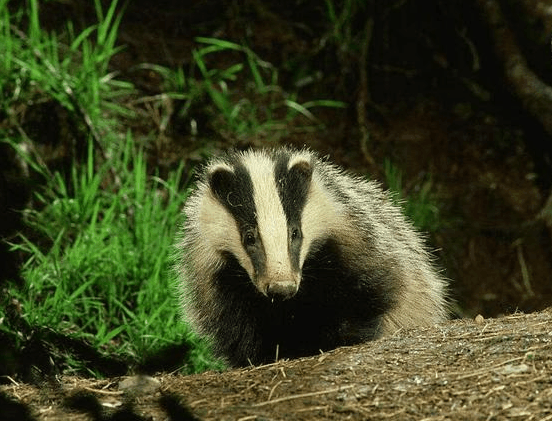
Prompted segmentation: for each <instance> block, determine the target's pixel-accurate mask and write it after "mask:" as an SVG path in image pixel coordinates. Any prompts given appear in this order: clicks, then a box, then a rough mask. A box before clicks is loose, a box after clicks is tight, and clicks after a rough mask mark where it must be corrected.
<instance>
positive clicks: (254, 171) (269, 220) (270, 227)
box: [244, 152, 293, 287]
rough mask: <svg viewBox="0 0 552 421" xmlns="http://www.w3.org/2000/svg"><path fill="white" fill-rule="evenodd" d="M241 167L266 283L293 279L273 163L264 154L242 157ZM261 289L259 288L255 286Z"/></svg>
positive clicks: (285, 227) (284, 219)
mask: <svg viewBox="0 0 552 421" xmlns="http://www.w3.org/2000/svg"><path fill="white" fill-rule="evenodd" d="M244 165H245V166H246V168H247V169H248V171H249V174H250V176H251V181H252V183H253V200H254V201H255V209H256V217H257V226H258V229H259V233H260V237H261V240H262V242H263V246H264V250H265V256H266V273H265V274H259V275H261V276H262V275H264V276H262V277H263V278H265V277H266V280H267V281H268V282H278V281H284V280H287V281H289V280H291V279H292V278H293V275H292V272H293V271H292V269H291V262H290V258H289V251H288V224H287V219H286V215H285V213H284V209H283V207H282V203H281V201H280V195H279V193H278V187H277V185H276V180H275V179H274V171H275V169H274V167H275V163H274V162H273V161H272V160H271V159H270V157H269V156H268V155H267V154H266V153H264V152H254V153H248V154H245V155H244ZM259 287H262V285H259Z"/></svg>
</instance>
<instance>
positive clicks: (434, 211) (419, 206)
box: [384, 160, 442, 232]
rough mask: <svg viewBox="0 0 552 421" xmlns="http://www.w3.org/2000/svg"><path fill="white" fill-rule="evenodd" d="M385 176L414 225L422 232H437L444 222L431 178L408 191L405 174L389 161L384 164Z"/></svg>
mask: <svg viewBox="0 0 552 421" xmlns="http://www.w3.org/2000/svg"><path fill="white" fill-rule="evenodd" d="M384 175H385V182H386V184H387V186H388V188H389V190H390V191H391V192H392V193H393V197H394V199H395V200H396V202H397V203H398V204H400V205H401V206H402V207H403V209H404V213H405V214H406V216H407V217H408V218H409V219H410V220H411V221H412V223H413V224H414V225H415V226H416V227H417V228H418V229H420V230H421V231H427V232H435V231H437V229H438V228H439V227H440V226H441V225H442V221H441V220H440V218H439V206H438V201H437V199H436V197H435V192H434V190H433V182H432V180H431V177H428V178H426V179H424V180H422V182H421V183H420V184H418V185H417V186H416V188H415V189H412V190H411V191H406V190H405V186H404V185H403V173H402V172H401V171H400V170H399V168H397V167H396V166H395V165H393V164H392V163H391V161H389V160H386V161H385V162H384Z"/></svg>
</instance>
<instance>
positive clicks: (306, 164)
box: [289, 159, 312, 183]
mask: <svg viewBox="0 0 552 421" xmlns="http://www.w3.org/2000/svg"><path fill="white" fill-rule="evenodd" d="M289 175H290V176H291V177H292V179H293V180H294V181H296V182H298V181H301V182H303V183H309V182H310V180H311V177H312V165H311V163H310V161H308V160H306V159H298V160H296V161H294V162H292V163H291V166H290V167H289Z"/></svg>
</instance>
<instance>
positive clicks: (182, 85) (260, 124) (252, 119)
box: [141, 37, 346, 141]
mask: <svg viewBox="0 0 552 421" xmlns="http://www.w3.org/2000/svg"><path fill="white" fill-rule="evenodd" d="M195 40H196V42H197V43H198V45H199V46H198V48H196V49H194V50H193V51H192V57H193V67H192V68H191V69H190V70H189V72H188V74H189V75H190V76H189V77H186V76H185V74H184V72H183V71H182V70H181V69H178V70H176V71H175V70H173V69H167V68H166V67H163V66H159V65H151V64H144V65H142V66H141V67H142V68H146V69H149V70H153V71H156V72H157V73H159V74H160V75H161V76H162V77H163V78H164V81H165V86H166V87H168V88H169V92H170V95H172V97H173V98H175V99H179V100H183V101H184V105H183V106H182V107H181V110H180V112H179V118H180V119H186V118H190V119H192V120H193V115H192V113H191V112H190V110H192V109H194V107H195V106H197V105H199V104H201V103H202V102H204V101H205V99H207V100H208V101H207V102H208V103H209V107H210V110H209V112H210V114H213V115H218V116H219V118H218V119H216V120H215V121H214V122H213V126H214V128H215V130H216V131H217V132H219V133H220V134H221V135H222V136H223V137H225V138H238V139H245V138H252V137H263V138H268V139H270V140H272V141H275V140H277V139H279V138H281V137H283V136H285V135H288V134H289V133H290V131H291V130H293V131H313V130H319V129H321V128H322V127H323V125H322V123H321V122H320V121H319V120H318V119H317V118H316V117H315V115H314V114H313V113H312V111H311V110H312V109H314V108H317V107H331V108H345V107H346V105H345V103H343V102H341V101H334V100H327V99H319V100H312V101H306V102H303V103H299V102H298V101H297V95H296V94H294V93H289V92H286V91H284V90H283V89H282V88H281V87H280V86H279V84H278V70H277V69H276V68H275V67H274V66H272V65H271V64H270V63H268V62H266V61H264V60H262V59H261V58H260V57H258V56H257V55H256V54H255V53H254V52H253V51H252V50H251V49H250V48H248V47H246V46H243V45H239V44H236V43H234V42H230V41H227V40H222V39H217V38H207V37H197V38H196V39H195ZM220 57H225V58H226V60H228V57H233V58H234V59H233V61H232V60H231V62H230V63H229V64H227V65H226V66H221V65H220V63H221V61H222V60H219V58H220ZM213 63H216V65H213ZM196 109H197V107H196ZM298 118H302V123H298V122H297V121H296V120H297V119H298ZM292 123H294V124H292ZM192 124H194V125H195V121H194V122H193V123H192ZM195 127H197V125H195Z"/></svg>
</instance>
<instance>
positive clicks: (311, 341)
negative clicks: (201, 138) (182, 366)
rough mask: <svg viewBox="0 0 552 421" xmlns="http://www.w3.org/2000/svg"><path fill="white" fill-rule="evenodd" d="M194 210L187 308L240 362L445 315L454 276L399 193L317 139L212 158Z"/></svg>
mask: <svg viewBox="0 0 552 421" xmlns="http://www.w3.org/2000/svg"><path fill="white" fill-rule="evenodd" d="M184 214H185V217H186V220H185V223H184V225H183V227H182V228H183V229H182V230H181V233H180V235H179V239H178V242H177V255H178V256H177V261H178V263H177V267H176V269H177V272H178V284H179V286H180V287H181V301H182V308H183V313H184V318H185V320H186V322H187V323H188V324H190V326H191V327H192V329H193V330H194V331H196V332H197V333H199V334H200V335H201V336H204V337H206V338H208V339H209V340H210V341H211V343H212V345H213V348H214V350H215V352H216V353H217V354H218V355H220V356H222V357H224V358H225V359H226V360H227V361H228V362H229V363H230V364H231V365H234V366H240V365H246V364H251V363H253V364H258V363H264V362H272V361H274V359H275V358H277V356H278V355H279V356H280V357H289V358H293V357H298V356H305V355H312V354H316V353H318V352H319V351H320V350H322V351H324V350H329V349H332V348H335V347H338V346H342V345H350V344H356V343H360V342H363V341H367V340H370V339H373V338H376V337H379V336H380V335H385V334H390V333H393V332H395V331H397V330H398V329H400V328H402V327H410V326H420V325H430V324H434V323H437V322H440V321H443V320H444V319H445V318H446V313H447V311H446V297H445V295H446V294H445V289H446V284H445V281H444V280H443V279H442V278H441V277H440V276H439V275H438V273H437V272H436V270H435V268H434V267H433V266H432V264H431V259H430V256H429V254H428V252H427V251H426V248H425V246H424V244H423V241H422V239H421V237H420V235H419V234H418V233H417V232H416V231H415V230H414V228H413V227H412V226H411V224H410V223H409V222H407V220H406V219H405V217H404V216H403V215H402V213H401V210H400V208H399V207H398V206H396V205H394V204H393V203H392V200H391V198H390V196H389V194H387V193H386V192H384V191H383V190H382V189H381V188H380V187H379V185H378V184H377V183H376V182H373V181H366V180H365V179H363V178H360V177H356V176H352V175H350V174H347V173H346V172H344V171H343V170H341V169H340V168H338V167H337V166H335V165H333V164H331V163H329V162H327V161H326V160H325V159H322V158H320V157H319V156H318V155H316V154H315V153H314V152H312V151H310V150H306V149H304V150H295V149H289V148H282V149H269V150H250V151H246V152H237V151H234V152H230V153H228V154H226V155H224V156H221V157H218V158H214V159H212V160H211V161H210V162H208V164H207V165H206V166H205V167H204V168H203V170H202V172H201V173H200V176H199V182H198V186H197V189H196V190H195V192H194V193H192V195H191V196H190V197H189V199H188V201H187V203H186V206H185V208H184Z"/></svg>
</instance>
